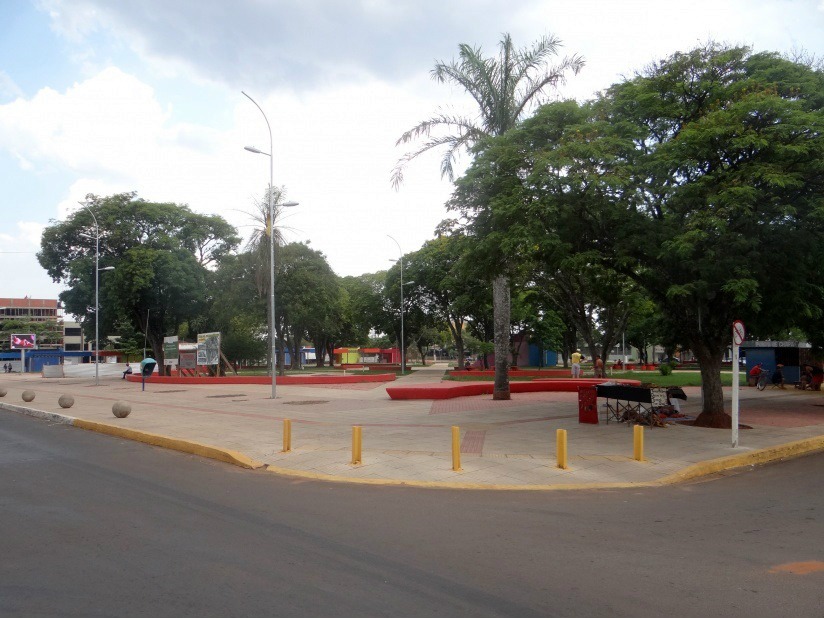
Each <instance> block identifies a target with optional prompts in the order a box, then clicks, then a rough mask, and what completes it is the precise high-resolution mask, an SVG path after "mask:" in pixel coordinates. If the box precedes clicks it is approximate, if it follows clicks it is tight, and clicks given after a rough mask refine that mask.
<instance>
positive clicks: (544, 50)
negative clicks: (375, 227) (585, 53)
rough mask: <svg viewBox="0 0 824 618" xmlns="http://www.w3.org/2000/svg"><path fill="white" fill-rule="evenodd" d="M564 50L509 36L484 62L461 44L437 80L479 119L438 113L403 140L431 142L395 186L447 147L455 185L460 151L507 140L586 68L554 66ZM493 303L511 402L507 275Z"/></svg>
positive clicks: (503, 385) (574, 61)
mask: <svg viewBox="0 0 824 618" xmlns="http://www.w3.org/2000/svg"><path fill="white" fill-rule="evenodd" d="M560 47H561V41H560V40H559V39H558V38H556V37H554V36H545V37H543V38H541V39H539V40H538V41H536V42H535V43H534V44H533V45H532V47H531V48H523V49H520V50H518V49H514V48H513V45H512V39H511V37H510V36H509V34H504V35H503V38H502V39H501V41H500V43H499V54H498V57H497V58H495V57H489V58H487V57H484V56H483V54H482V51H481V48H480V47H470V46H469V45H467V44H465V43H462V44H461V45H460V46H459V47H458V50H459V51H458V56H459V58H458V60H452V61H451V62H449V63H446V62H438V63H436V64H435V68H434V69H432V78H433V79H435V80H437V81H439V82H450V83H453V84H457V85H459V86H461V87H463V89H464V90H466V92H468V93H469V95H470V96H471V97H472V98H473V99H474V100H475V103H476V104H477V106H478V112H479V114H478V117H477V118H474V119H473V118H467V117H465V116H460V115H453V114H449V113H445V112H439V113H437V114H436V115H435V116H433V117H431V118H429V119H428V120H424V121H423V122H421V123H420V124H418V125H417V126H415V127H413V128H412V129H410V130H409V131H407V132H406V133H404V134H403V135H401V137H400V138H399V139H398V141H397V144H396V145H399V144H406V143H409V142H412V141H415V140H417V139H419V138H425V139H426V142H425V143H424V144H423V145H422V146H421V147H420V148H418V149H417V150H415V151H413V152H409V153H407V154H405V155H404V156H403V157H401V158H400V159H399V160H398V163H397V164H396V165H395V168H394V170H393V171H392V184H393V185H394V186H395V188H398V187H399V186H400V184H401V183H402V182H403V170H404V168H405V166H406V164H407V163H409V162H410V161H411V160H412V159H414V158H416V157H417V156H418V155H421V154H423V153H424V152H427V151H429V150H431V149H433V148H439V147H442V146H445V147H446V152H445V153H444V156H443V159H442V160H441V177H442V178H443V177H444V176H446V177H447V178H449V180H450V181H452V180H454V171H453V167H452V166H453V162H454V161H455V157H456V155H457V154H458V153H459V152H460V151H461V150H468V149H469V148H471V147H472V146H473V145H474V144H476V143H477V142H478V141H479V140H481V139H483V138H486V137H495V136H498V135H503V134H504V133H506V132H507V131H509V130H510V129H512V128H513V127H514V126H515V125H516V124H517V123H518V121H519V120H520V119H521V118H522V117H523V116H524V114H525V113H526V112H527V111H528V110H529V109H531V108H532V107H534V106H535V105H538V104H540V103H541V102H542V101H543V99H544V94H545V91H546V90H547V89H548V88H554V87H556V86H557V85H558V84H560V83H563V81H564V79H565V76H566V74H567V73H568V72H570V71H571V72H572V73H575V74H577V73H578V71H580V70H581V68H582V67H583V65H584V61H583V59H582V58H581V57H580V56H571V57H564V58H563V59H562V60H561V61H560V62H559V63H558V64H554V65H553V64H550V63H549V59H550V57H552V56H555V55H556V54H557V52H558V49H559V48H560ZM438 128H443V129H446V130H447V133H445V134H442V135H436V136H432V130H433V129H438ZM492 303H493V312H494V315H495V318H494V323H495V337H494V338H495V386H494V394H493V397H494V398H495V399H509V375H508V371H509V361H508V356H509V310H510V304H509V276H508V275H507V274H506V273H505V272H504V273H501V274H497V275H496V276H495V277H494V278H493V280H492Z"/></svg>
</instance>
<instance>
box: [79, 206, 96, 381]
mask: <svg viewBox="0 0 824 618" xmlns="http://www.w3.org/2000/svg"><path fill="white" fill-rule="evenodd" d="M80 205H81V206H82V207H83V208H85V209H86V210H88V211H89V214H90V215H91V216H92V220H93V221H94V385H95V386H100V375H99V373H98V372H99V367H98V364H97V363H98V350H99V348H100V343H99V337H100V305H99V303H98V291H99V286H98V281H99V277H100V227H98V225H97V217H95V216H94V212H92V209H91V208H89V205H88V204H84V203H83V202H81V203H80Z"/></svg>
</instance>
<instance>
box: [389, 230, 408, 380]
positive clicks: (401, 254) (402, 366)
mask: <svg viewBox="0 0 824 618" xmlns="http://www.w3.org/2000/svg"><path fill="white" fill-rule="evenodd" d="M387 236H389V234H387ZM389 238H391V239H392V241H393V242H394V243H395V244H396V245H398V253H400V258H398V259H399V261H400V263H401V375H404V366H405V365H406V362H405V361H406V357H405V355H404V350H403V344H404V336H403V251H402V250H401V244H400V243H399V242H398V241H397V240H395V239H394V238H393V237H392V236H389Z"/></svg>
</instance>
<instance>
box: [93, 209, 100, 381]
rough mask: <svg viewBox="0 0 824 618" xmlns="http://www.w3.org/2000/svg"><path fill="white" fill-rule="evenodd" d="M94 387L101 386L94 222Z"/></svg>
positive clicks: (97, 249) (97, 232) (97, 243)
mask: <svg viewBox="0 0 824 618" xmlns="http://www.w3.org/2000/svg"><path fill="white" fill-rule="evenodd" d="M94 231H95V247H94V385H95V386H100V374H99V371H100V300H99V296H100V228H98V227H97V219H95V220H94Z"/></svg>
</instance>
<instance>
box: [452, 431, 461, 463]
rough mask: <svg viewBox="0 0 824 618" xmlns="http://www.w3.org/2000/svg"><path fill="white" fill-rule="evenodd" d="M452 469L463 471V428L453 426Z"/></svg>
mask: <svg viewBox="0 0 824 618" xmlns="http://www.w3.org/2000/svg"><path fill="white" fill-rule="evenodd" d="M452 469H453V470H454V471H455V472H460V471H461V428H460V427H458V426H455V425H453V426H452Z"/></svg>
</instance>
